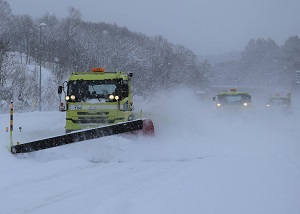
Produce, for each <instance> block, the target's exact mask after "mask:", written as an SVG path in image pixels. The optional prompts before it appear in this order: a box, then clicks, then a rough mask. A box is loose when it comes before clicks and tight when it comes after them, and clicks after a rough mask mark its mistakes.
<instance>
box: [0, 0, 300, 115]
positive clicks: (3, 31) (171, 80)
mask: <svg viewBox="0 0 300 214" xmlns="http://www.w3.org/2000/svg"><path fill="white" fill-rule="evenodd" d="M68 12H69V13H68V16H67V17H65V18H60V17H57V16H56V15H55V14H45V15H43V16H42V17H39V18H33V17H31V16H30V15H14V14H12V12H11V8H10V6H9V3H8V2H7V1H5V0H0V23H1V25H0V89H1V90H0V100H6V101H9V100H11V99H13V100H14V101H15V102H16V104H17V109H19V110H22V111H26V110H29V109H31V110H32V109H36V107H34V108H33V107H32V103H33V102H37V100H38V89H39V78H40V76H39V68H40V67H43V69H44V68H45V69H47V71H49V72H51V76H49V79H47V82H46V83H44V82H43V86H42V87H43V88H42V93H43V97H42V103H43V109H44V110H52V109H57V103H58V102H59V97H58V95H57V86H58V85H60V84H62V82H64V81H65V80H66V79H67V78H68V76H69V75H70V74H71V73H72V72H74V71H90V70H91V68H92V67H104V68H105V69H106V70H108V71H123V72H132V73H133V74H134V78H133V87H134V91H135V94H137V95H143V96H149V95H153V94H155V93H156V92H157V91H159V90H166V89H170V88H173V87H179V86H181V85H185V86H188V87H192V88H194V89H202V90H206V89H207V88H209V87H210V86H213V85H217V84H219V85H226V84H227V85H230V84H231V85H233V84H235V85H241V84H248V85H251V84H257V85H269V86H274V85H284V86H291V85H293V84H294V74H295V71H296V70H300V40H299V38H298V36H297V35H295V36H291V37H290V38H288V39H287V40H286V42H285V44H284V45H283V46H281V47H280V46H278V45H277V44H276V43H275V42H274V41H273V40H272V39H271V38H269V39H267V40H266V39H252V40H250V41H249V43H248V44H247V45H246V47H245V49H244V50H243V51H241V52H240V56H239V57H238V58H237V59H235V60H230V61H223V62H219V63H216V64H214V65H211V64H210V62H209V61H208V60H203V61H199V58H198V56H196V54H195V53H194V52H193V51H191V50H189V49H187V48H185V47H184V46H182V45H175V44H172V43H170V42H168V40H167V39H165V38H163V37H162V36H159V35H158V36H154V37H149V36H146V35H144V34H142V33H136V32H131V31H130V30H129V29H127V28H126V27H119V26H118V25H116V24H107V23H104V22H98V23H93V22H87V21H84V20H82V16H81V13H80V10H78V9H75V8H73V7H70V8H69V11H68Z"/></svg>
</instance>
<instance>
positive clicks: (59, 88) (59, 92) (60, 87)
mask: <svg viewBox="0 0 300 214" xmlns="http://www.w3.org/2000/svg"><path fill="white" fill-rule="evenodd" d="M62 89H63V87H62V86H61V85H60V86H58V91H57V93H58V94H61V93H62Z"/></svg>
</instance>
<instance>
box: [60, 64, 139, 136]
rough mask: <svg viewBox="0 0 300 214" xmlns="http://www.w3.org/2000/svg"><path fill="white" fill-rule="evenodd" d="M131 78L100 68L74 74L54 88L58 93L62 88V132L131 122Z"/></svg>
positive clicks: (130, 76)
mask: <svg viewBox="0 0 300 214" xmlns="http://www.w3.org/2000/svg"><path fill="white" fill-rule="evenodd" d="M132 76H133V75H132V73H129V74H125V73H123V72H105V70H104V69H103V68H93V69H92V71H91V72H74V73H73V74H72V75H71V76H70V77H69V80H68V81H67V82H65V84H64V85H63V86H59V89H58V93H59V94H61V93H62V91H64V92H65V89H66V92H65V106H64V105H63V104H62V105H61V107H60V110H62V111H66V126H65V130H66V132H67V133H68V132H71V131H75V130H81V129H85V128H94V127H98V126H101V125H109V124H115V123H119V122H126V121H130V120H133V119H134V118H135V116H134V114H133V102H132V90H131V78H132ZM62 106H63V107H62Z"/></svg>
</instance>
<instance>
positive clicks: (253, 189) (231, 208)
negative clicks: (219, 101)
mask: <svg viewBox="0 0 300 214" xmlns="http://www.w3.org/2000/svg"><path fill="white" fill-rule="evenodd" d="M253 97H255V95H253ZM293 104H294V106H293V107H294V108H293V113H292V115H288V116H285V115H279V114H273V115H270V114H266V112H265V111H264V109H263V108H259V105H260V103H256V105H257V106H258V108H257V111H256V112H255V117H252V118H249V117H248V118H239V117H230V118H219V117H217V115H216V114H215V112H214V111H213V108H212V103H210V102H207V103H206V102H200V101H199V100H198V99H197V98H196V96H194V95H193V93H191V91H189V90H187V89H181V90H177V91H173V92H168V93H164V94H161V95H157V96H156V97H155V99H153V100H152V101H151V102H150V101H148V102H146V101H145V102H141V103H136V106H135V109H136V110H137V111H139V110H140V109H143V111H145V112H150V115H152V119H153V121H154V124H155V128H156V135H155V137H141V136H132V135H118V136H110V137H105V138H100V139H95V140H90V141H85V142H80V143H75V144H72V145H65V146H61V147H57V148H52V149H48V150H43V151H39V152H34V153H28V154H26V155H12V154H10V153H9V151H8V150H7V146H8V145H9V133H8V132H5V127H8V126H9V114H0V146H1V147H0V170H1V176H0V202H1V206H0V214H2V213H3V214H20V213H30V214H41V213H43V214H53V213H65V214H68V213H70V214H71V213H72V214H75V213H78V214H81V213H89V214H98V213H107V214H111V213H114V214H153V213H164V214H183V213H188V214H199V213H203V214H253V213H255V214H266V213H270V214H271V213H272V214H283V213H288V214H298V213H299V211H300V203H299V201H300V132H299V127H300V124H299V123H300V122H299V121H300V120H299V119H300V112H299V111H300V110H299V109H300V108H299V100H297V98H295V100H293ZM14 119H15V120H14V128H15V130H14V133H13V141H14V143H16V142H18V141H19V142H21V143H25V142H27V141H31V140H35V139H40V138H44V137H50V136H54V135H59V134H63V133H64V123H65V114H64V113H61V112H54V111H53V112H30V113H16V114H14ZM19 127H22V131H21V132H20V131H19Z"/></svg>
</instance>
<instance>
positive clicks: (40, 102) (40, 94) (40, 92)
mask: <svg viewBox="0 0 300 214" xmlns="http://www.w3.org/2000/svg"><path fill="white" fill-rule="evenodd" d="M42 26H46V24H45V23H41V24H40V48H39V50H40V51H39V58H40V82H39V111H42Z"/></svg>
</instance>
